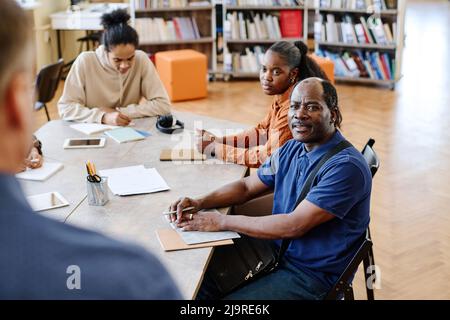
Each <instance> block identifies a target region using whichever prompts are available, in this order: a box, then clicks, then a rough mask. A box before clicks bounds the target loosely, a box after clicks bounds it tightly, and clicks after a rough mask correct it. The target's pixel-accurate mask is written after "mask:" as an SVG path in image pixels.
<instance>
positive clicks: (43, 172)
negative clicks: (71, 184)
mask: <svg viewBox="0 0 450 320" xmlns="http://www.w3.org/2000/svg"><path fill="white" fill-rule="evenodd" d="M62 167H63V164H62V163H59V162H53V163H52V162H47V161H44V163H43V164H42V167H40V168H37V169H30V168H27V170H25V171H23V172H20V173H18V174H16V177H17V178H19V179H24V180H37V181H44V180H46V179H48V178H49V177H50V176H51V175H53V174H55V173H56V172H57V171H58V170H60V169H62Z"/></svg>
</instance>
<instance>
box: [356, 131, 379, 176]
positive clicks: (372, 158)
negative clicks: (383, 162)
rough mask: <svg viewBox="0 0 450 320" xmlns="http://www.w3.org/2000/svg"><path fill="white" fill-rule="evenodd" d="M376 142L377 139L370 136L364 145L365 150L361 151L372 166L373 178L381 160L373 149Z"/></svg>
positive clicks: (370, 166)
mask: <svg viewBox="0 0 450 320" xmlns="http://www.w3.org/2000/svg"><path fill="white" fill-rule="evenodd" d="M374 144H375V140H374V139H372V138H370V139H369V141H367V143H366V145H365V146H364V148H363V150H362V151H361V153H362V155H363V156H364V159H366V162H367V164H368V166H369V168H370V172H371V173H372V178H373V176H374V175H375V173H377V171H378V168H379V167H380V160H379V159H378V156H377V154H376V153H375V151H374V150H373V145H374Z"/></svg>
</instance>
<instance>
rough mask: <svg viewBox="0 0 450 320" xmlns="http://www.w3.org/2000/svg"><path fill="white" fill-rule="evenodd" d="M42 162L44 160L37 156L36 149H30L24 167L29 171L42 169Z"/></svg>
mask: <svg viewBox="0 0 450 320" xmlns="http://www.w3.org/2000/svg"><path fill="white" fill-rule="evenodd" d="M43 162H44V158H43V157H42V156H41V155H40V154H39V151H38V150H37V149H36V147H33V148H32V149H31V151H30V154H29V155H28V157H27V158H26V159H25V165H26V166H27V167H28V168H31V169H36V168H40V167H42V163H43Z"/></svg>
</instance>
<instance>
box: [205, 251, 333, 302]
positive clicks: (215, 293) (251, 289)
mask: <svg viewBox="0 0 450 320" xmlns="http://www.w3.org/2000/svg"><path fill="white" fill-rule="evenodd" d="M329 290H330V288H328V287H326V286H324V285H323V284H322V283H320V282H318V281H317V280H315V279H313V278H311V277H310V276H309V275H307V274H306V273H305V272H303V271H301V270H299V269H298V268H297V267H295V266H294V265H293V264H292V263H290V262H289V261H288V260H286V259H282V261H281V262H280V264H279V266H278V268H277V269H276V270H275V271H273V272H271V273H269V274H268V275H266V276H263V277H261V278H259V279H257V280H255V281H252V282H250V283H249V284H248V285H246V286H244V287H242V288H240V289H238V290H236V291H234V292H232V293H230V294H228V295H227V296H225V297H224V298H223V299H224V300H321V299H323V298H324V297H325V296H326V294H327V293H328V291H329ZM219 297H220V296H219V290H218V289H217V287H216V286H215V284H214V282H213V281H212V278H211V277H209V276H208V274H207V275H205V278H204V280H203V282H202V285H201V287H200V290H199V293H198V294H197V299H199V300H212V299H217V298H219Z"/></svg>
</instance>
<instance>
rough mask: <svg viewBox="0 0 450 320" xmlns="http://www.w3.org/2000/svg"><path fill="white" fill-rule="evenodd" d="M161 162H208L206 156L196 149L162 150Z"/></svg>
mask: <svg viewBox="0 0 450 320" xmlns="http://www.w3.org/2000/svg"><path fill="white" fill-rule="evenodd" d="M159 160H161V161H177V160H187V161H189V160H191V161H193V160H206V155H205V154H202V153H200V152H198V151H197V150H195V149H162V150H161V153H160V154H159Z"/></svg>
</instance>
